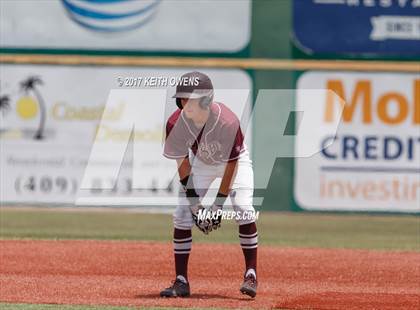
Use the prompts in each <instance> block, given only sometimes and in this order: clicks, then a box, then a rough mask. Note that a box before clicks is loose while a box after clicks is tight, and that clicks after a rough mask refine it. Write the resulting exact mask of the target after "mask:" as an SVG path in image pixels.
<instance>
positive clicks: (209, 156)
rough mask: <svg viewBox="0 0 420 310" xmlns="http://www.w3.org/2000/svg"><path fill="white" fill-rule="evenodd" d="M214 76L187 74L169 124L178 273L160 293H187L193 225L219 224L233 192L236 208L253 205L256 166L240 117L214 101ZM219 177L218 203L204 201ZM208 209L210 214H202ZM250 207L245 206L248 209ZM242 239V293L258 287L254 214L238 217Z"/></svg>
mask: <svg viewBox="0 0 420 310" xmlns="http://www.w3.org/2000/svg"><path fill="white" fill-rule="evenodd" d="M213 92H214V91H213V85H212V82H211V80H210V78H209V77H208V76H207V75H205V74H203V73H200V72H189V73H186V74H184V75H183V76H182V77H181V79H180V81H179V83H178V85H177V88H176V94H175V95H174V96H173V98H176V104H177V106H178V108H179V109H178V110H177V111H175V112H174V113H173V114H172V115H171V116H170V117H169V119H168V121H167V124H166V140H165V146H164V156H165V157H167V158H171V159H175V160H176V162H177V165H178V174H179V179H180V183H181V185H182V186H181V189H180V192H179V200H178V206H177V208H176V210H175V212H174V215H173V223H174V232H173V246H174V255H175V272H176V279H175V281H174V282H173V284H172V286H170V287H168V288H166V289H164V290H163V291H161V293H160V295H161V296H162V297H188V296H190V285H189V282H188V273H187V271H188V257H189V254H190V251H191V244H192V234H191V229H192V227H193V226H194V225H195V226H196V227H197V228H198V229H199V230H201V231H202V232H204V233H205V234H207V233H209V232H210V231H212V230H213V229H217V228H219V227H220V226H221V221H222V216H221V215H220V213H221V212H217V211H218V210H222V208H223V205H224V204H225V200H227V199H228V197H230V200H231V202H232V206H233V209H234V211H236V212H238V211H239V212H241V213H243V212H244V211H250V212H251V214H252V212H255V211H254V207H253V204H252V198H253V188H254V183H253V170H252V162H251V160H250V159H249V153H248V151H247V148H246V146H245V143H244V137H243V134H242V131H241V128H240V122H239V120H238V118H237V117H236V115H235V114H234V113H233V112H232V111H231V110H230V109H229V108H228V107H227V106H226V105H224V104H223V103H219V102H214V101H213ZM216 178H221V183H220V187H219V189H218V192H217V195H215V200H214V203H213V204H212V205H211V207H209V208H204V207H203V206H202V205H201V201H202V199H203V197H204V196H205V195H206V194H208V190H209V187H210V185H211V184H212V182H213V181H214V180H215V179H216ZM203 211H208V212H211V214H213V215H216V216H212V217H211V218H209V219H202V218H200V216H199V214H200V212H203ZM245 213H247V212H245ZM235 220H236V222H237V224H238V225H239V240H240V244H241V247H242V251H243V255H244V258H245V273H244V281H243V283H242V285H241V287H240V291H241V292H242V293H243V294H247V295H249V296H251V297H255V296H256V293H257V273H256V272H257V246H258V234H257V226H256V224H255V219H254V218H252V217H251V218H246V219H245V217H243V218H242V217H239V218H238V217H236V218H235Z"/></svg>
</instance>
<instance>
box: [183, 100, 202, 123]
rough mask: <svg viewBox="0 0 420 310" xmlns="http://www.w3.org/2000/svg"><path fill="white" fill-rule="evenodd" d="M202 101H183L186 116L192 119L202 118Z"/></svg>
mask: <svg viewBox="0 0 420 310" xmlns="http://www.w3.org/2000/svg"><path fill="white" fill-rule="evenodd" d="M199 102H200V99H185V98H182V99H181V104H182V108H183V110H184V113H185V116H186V117H187V118H190V119H195V118H197V117H198V116H200V113H201V108H200V104H199Z"/></svg>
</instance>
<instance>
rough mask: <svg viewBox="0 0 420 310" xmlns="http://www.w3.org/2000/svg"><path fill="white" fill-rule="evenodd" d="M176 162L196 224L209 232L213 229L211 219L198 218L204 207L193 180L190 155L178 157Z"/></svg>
mask: <svg viewBox="0 0 420 310" xmlns="http://www.w3.org/2000/svg"><path fill="white" fill-rule="evenodd" d="M176 163H177V165H178V174H179V179H180V182H181V185H182V187H183V188H184V190H185V195H186V197H187V199H188V201H189V203H190V210H191V215H192V217H193V220H194V222H195V225H196V226H197V227H198V229H200V230H201V231H202V232H203V233H205V234H208V233H209V232H210V231H211V230H212V226H211V223H210V221H208V220H201V219H199V218H198V212H199V210H202V209H204V207H203V206H202V205H201V203H200V197H199V195H198V194H197V192H196V191H195V188H194V183H193V181H192V175H191V164H190V161H189V159H188V157H185V158H181V159H177V160H176Z"/></svg>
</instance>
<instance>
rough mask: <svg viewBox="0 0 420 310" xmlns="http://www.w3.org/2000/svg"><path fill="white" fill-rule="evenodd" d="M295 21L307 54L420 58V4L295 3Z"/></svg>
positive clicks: (361, 0)
mask: <svg viewBox="0 0 420 310" xmlns="http://www.w3.org/2000/svg"><path fill="white" fill-rule="evenodd" d="M293 17H294V20H293V28H294V36H295V40H296V44H297V45H298V47H299V48H301V49H302V50H303V51H305V52H307V53H334V54H349V53H351V54H373V55H407V56H419V55H420V1H418V0H404V1H397V0H295V1H293Z"/></svg>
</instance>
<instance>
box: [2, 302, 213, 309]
mask: <svg viewBox="0 0 420 310" xmlns="http://www.w3.org/2000/svg"><path fill="white" fill-rule="evenodd" d="M0 309H2V310H44V309H45V310H133V309H147V310H168V309H171V310H173V309H181V308H173V307H171V308H166V307H147V308H146V307H111V306H73V305H45V304H39V305H37V304H9V303H0ZM190 309H194V310H200V309H209V308H190ZM212 309H216V308H212ZM217 309H220V308H217ZM217 309H216V310H217Z"/></svg>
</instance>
